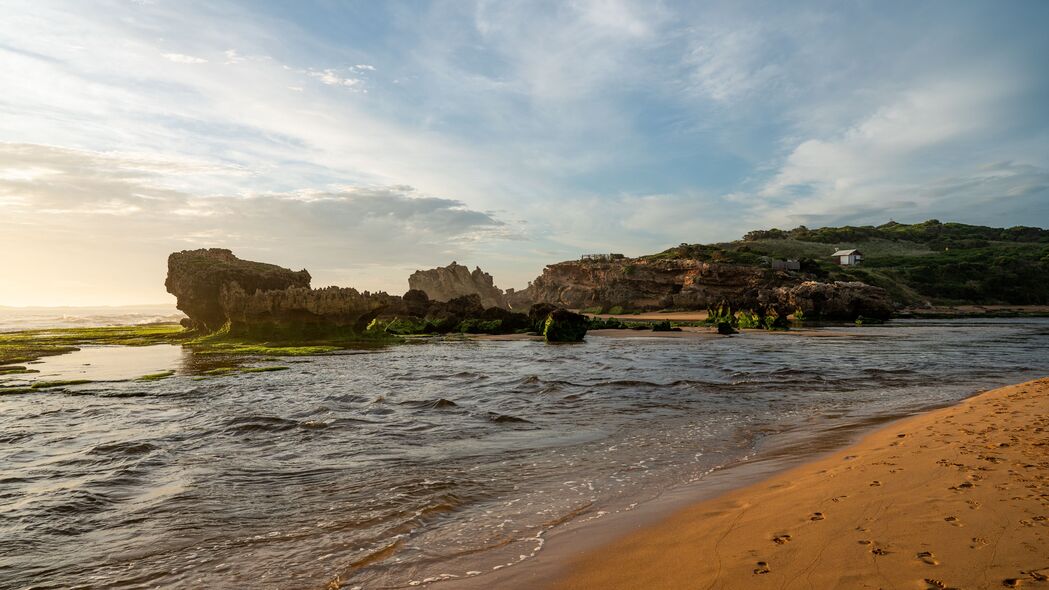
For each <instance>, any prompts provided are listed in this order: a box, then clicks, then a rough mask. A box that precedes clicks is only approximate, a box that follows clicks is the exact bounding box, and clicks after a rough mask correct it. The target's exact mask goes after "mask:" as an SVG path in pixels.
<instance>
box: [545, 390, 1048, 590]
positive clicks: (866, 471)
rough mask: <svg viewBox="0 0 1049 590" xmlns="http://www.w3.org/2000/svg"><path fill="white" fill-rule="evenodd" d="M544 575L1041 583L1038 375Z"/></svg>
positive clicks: (584, 580)
mask: <svg viewBox="0 0 1049 590" xmlns="http://www.w3.org/2000/svg"><path fill="white" fill-rule="evenodd" d="M553 587H554V588H557V589H565V590H567V589H584V588H585V589H598V588H601V589H610V588H611V589H615V588H623V589H626V588H631V589H636V588H651V589H660V588H667V589H671V588H673V589H690V588H717V589H721V588H748V589H749V588H778V589H791V588H819V589H823V588H885V589H890V588H892V589H895V588H917V589H928V588H931V589H945V588H964V589H971V588H1003V587H1005V588H1008V587H1029V588H1047V589H1049V379H1040V380H1037V381H1031V382H1027V383H1023V384H1019V385H1014V386H1009V387H1004V388H1001V389H996V390H993V391H989V392H986V393H983V394H980V395H978V396H975V397H973V398H970V399H968V400H966V401H964V402H962V403H961V404H959V405H957V406H952V407H949V408H944V409H941V410H936V411H933V412H930V413H927V414H923V415H920V416H916V417H913V418H908V419H905V420H902V421H900V422H896V423H894V424H892V425H890V426H889V427H887V428H884V429H881V430H879V431H877V432H875V433H874V434H872V435H869V436H867V437H866V438H864V439H863V440H861V441H860V442H859V443H858V444H856V445H854V446H851V447H849V448H848V449H846V450H844V451H841V452H838V453H836V454H833V455H831V456H827V457H824V458H821V459H818V460H817V461H815V462H812V463H808V464H806V465H803V466H801V467H798V468H795V469H793V470H791V471H788V472H785V473H783V474H781V475H779V476H776V477H774V478H772V479H770V480H767V481H765V482H762V483H760V484H756V485H754V486H750V487H748V488H744V489H741V490H738V491H735V492H731V493H729V494H727V495H725V496H722V497H720V498H717V499H714V500H710V501H707V502H703V503H701V504H697V505H694V506H692V507H689V508H687V509H685V510H683V511H681V512H679V513H677V514H674V515H673V516H671V517H670V518H668V519H667V520H665V521H663V522H661V523H658V524H656V525H654V526H651V527H648V528H644V529H641V530H639V531H638V532H635V533H633V534H631V535H629V536H627V537H625V538H623V539H620V540H618V541H615V542H613V543H611V544H610V545H607V546H604V547H602V548H600V549H598V550H595V551H590V552H588V553H586V554H584V555H582V556H580V557H579V558H578V559H577V561H576V562H575V563H574V564H573V566H572V567H570V568H569V570H568V573H567V575H566V576H564V577H563V578H561V579H560V580H558V581H557V582H556V583H555V584H554V585H553Z"/></svg>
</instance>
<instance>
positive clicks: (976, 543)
mask: <svg viewBox="0 0 1049 590" xmlns="http://www.w3.org/2000/svg"><path fill="white" fill-rule="evenodd" d="M987 543H988V541H987V539H984V538H983V537H973V542H972V544H971V545H969V549H982V548H984V547H986V546H987Z"/></svg>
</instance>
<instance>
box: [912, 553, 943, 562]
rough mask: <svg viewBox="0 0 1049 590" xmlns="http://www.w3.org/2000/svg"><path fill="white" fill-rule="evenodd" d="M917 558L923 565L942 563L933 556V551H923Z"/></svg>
mask: <svg viewBox="0 0 1049 590" xmlns="http://www.w3.org/2000/svg"><path fill="white" fill-rule="evenodd" d="M917 557H918V559H920V560H921V561H922V563H925V564H928V565H940V561H939V560H938V559H936V556H935V555H933V554H932V551H922V552H920V553H918V555H917Z"/></svg>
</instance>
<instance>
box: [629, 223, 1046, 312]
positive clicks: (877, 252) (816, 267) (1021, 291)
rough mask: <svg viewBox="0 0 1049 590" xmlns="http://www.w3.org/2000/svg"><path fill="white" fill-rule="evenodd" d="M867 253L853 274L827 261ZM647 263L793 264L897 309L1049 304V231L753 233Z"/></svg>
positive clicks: (928, 227)
mask: <svg viewBox="0 0 1049 590" xmlns="http://www.w3.org/2000/svg"><path fill="white" fill-rule="evenodd" d="M851 248H856V249H858V250H860V251H862V252H863V256H864V259H863V263H862V264H861V265H859V266H858V267H855V268H844V267H841V266H838V265H837V264H835V263H834V262H833V260H832V259H831V258H830V254H831V253H832V252H834V251H835V250H839V249H851ZM645 258H648V259H679V258H680V259H683V258H690V259H697V260H704V261H710V262H723V263H729V264H741V265H763V264H767V261H768V259H796V260H799V261H801V266H802V271H803V272H805V273H807V274H811V275H813V276H815V277H818V278H819V280H826V281H862V282H864V283H867V284H870V285H875V286H878V287H881V288H883V289H885V290H887V291H888V292H889V294H890V296H891V297H892V298H893V300H894V301H895V302H896V303H897V304H901V305H914V304H922V303H925V302H931V303H934V304H965V303H975V304H1010V305H1046V304H1049V281H1047V280H1046V278H1047V277H1049V230H1044V229H1041V228H1037V227H1023V226H1019V227H1011V228H994V227H986V226H979V225H967V224H962V223H941V222H940V221H938V220H935V219H932V220H929V221H926V222H923V223H916V224H903V223H895V222H889V223H886V224H884V225H879V226H845V227H823V228H817V229H809V228H807V227H804V226H801V227H797V228H794V229H791V230H780V229H770V230H762V231H752V232H750V233H748V234H746V235H745V236H744V237H743V239H742V240H738V241H735V242H725V243H720V244H710V245H703V244H682V245H680V246H677V247H674V248H670V249H668V250H665V251H663V252H661V253H659V254H654V255H652V256H648V257H645Z"/></svg>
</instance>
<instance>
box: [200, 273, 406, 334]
mask: <svg viewBox="0 0 1049 590" xmlns="http://www.w3.org/2000/svg"><path fill="white" fill-rule="evenodd" d="M219 302H220V305H221V307H222V309H223V311H224V312H225V314H226V318H227V319H228V321H229V328H230V334H232V335H235V336H247V337H277V336H279V337H310V336H323V335H330V334H337V333H340V332H345V333H356V334H359V333H362V332H364V329H365V328H366V327H367V326H368V323H369V322H371V321H372V320H373V319H375V318H376V317H377V316H378V315H379V314H381V313H383V312H385V311H387V310H389V309H391V308H402V307H404V304H403V302H402V298H400V297H396V296H392V295H387V294H386V293H382V292H380V293H374V294H372V293H369V292H367V291H365V292H363V293H361V292H359V291H357V290H356V289H350V288H341V287H326V288H324V289H310V288H307V287H290V288H288V289H283V290H270V291H262V290H256V291H255V292H253V293H249V292H247V291H246V290H245V289H243V288H242V287H241V286H240V284H238V283H236V282H233V283H227V284H225V285H223V287H222V290H221V292H220V295H219Z"/></svg>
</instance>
